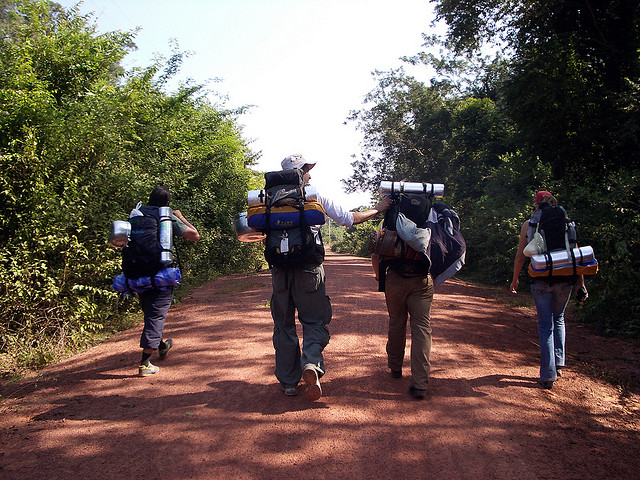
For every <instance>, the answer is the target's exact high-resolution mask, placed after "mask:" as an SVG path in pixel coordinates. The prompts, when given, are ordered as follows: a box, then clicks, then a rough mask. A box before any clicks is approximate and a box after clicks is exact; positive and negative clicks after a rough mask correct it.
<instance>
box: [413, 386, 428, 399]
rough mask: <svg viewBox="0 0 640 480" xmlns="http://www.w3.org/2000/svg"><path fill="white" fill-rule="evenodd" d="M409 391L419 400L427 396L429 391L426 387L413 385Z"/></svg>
mask: <svg viewBox="0 0 640 480" xmlns="http://www.w3.org/2000/svg"><path fill="white" fill-rule="evenodd" d="M409 393H410V394H411V395H413V396H414V397H415V398H417V399H418V400H422V399H423V398H424V397H426V396H427V391H426V390H425V389H424V388H416V387H414V386H413V385H411V386H409Z"/></svg>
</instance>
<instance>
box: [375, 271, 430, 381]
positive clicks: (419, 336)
mask: <svg viewBox="0 0 640 480" xmlns="http://www.w3.org/2000/svg"><path fill="white" fill-rule="evenodd" d="M385 298H386V301H387V310H388V311H389V335H388V340H387V356H388V365H389V368H390V369H391V370H396V371H398V370H402V363H403V361H404V350H405V345H406V341H407V319H409V321H410V324H411V376H412V384H413V386H414V387H415V388H420V389H424V388H426V387H427V383H428V382H429V372H430V370H431V363H430V360H429V358H430V356H431V317H430V315H431V302H432V301H433V280H432V279H431V276H430V275H426V276H413V277H403V276H401V275H400V274H398V273H396V272H394V271H393V270H391V269H390V270H389V271H388V272H387V284H386V288H385Z"/></svg>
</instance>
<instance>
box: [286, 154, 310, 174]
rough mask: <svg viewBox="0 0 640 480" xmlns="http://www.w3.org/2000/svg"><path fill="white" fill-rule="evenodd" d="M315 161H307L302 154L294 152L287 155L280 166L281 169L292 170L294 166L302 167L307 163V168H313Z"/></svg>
mask: <svg viewBox="0 0 640 480" xmlns="http://www.w3.org/2000/svg"><path fill="white" fill-rule="evenodd" d="M315 164H316V162H309V161H307V160H305V159H304V157H303V156H302V155H300V154H299V153H296V154H294V155H289V156H288V157H286V158H285V159H284V160H282V162H280V165H281V166H282V170H293V169H294V168H302V167H304V166H305V165H309V168H310V169H311V168H313V166H314V165H315Z"/></svg>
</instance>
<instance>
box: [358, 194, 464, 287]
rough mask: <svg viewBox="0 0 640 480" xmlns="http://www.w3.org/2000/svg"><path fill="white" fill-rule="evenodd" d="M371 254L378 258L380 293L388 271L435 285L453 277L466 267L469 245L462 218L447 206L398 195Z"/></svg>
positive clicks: (374, 234) (372, 241)
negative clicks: (424, 278)
mask: <svg viewBox="0 0 640 480" xmlns="http://www.w3.org/2000/svg"><path fill="white" fill-rule="evenodd" d="M369 252H371V253H376V254H378V255H379V258H380V263H379V269H378V271H379V275H378V277H379V288H378V289H379V291H381V292H383V291H384V288H385V277H386V270H387V268H390V269H392V270H394V271H396V272H397V273H399V274H401V275H405V276H412V275H428V274H430V275H431V276H432V278H433V281H434V285H436V286H437V285H440V284H441V283H443V282H444V281H446V280H447V279H449V278H451V277H452V276H453V275H454V274H455V273H456V272H458V271H459V270H460V269H461V268H462V266H463V265H464V260H465V254H466V243H465V241H464V238H463V237H462V234H461V233H460V219H459V218H458V216H457V215H456V213H455V212H454V211H453V210H451V209H450V208H449V207H448V206H447V205H446V204H444V203H441V202H436V203H432V201H431V198H430V197H429V196H428V195H425V194H416V193H401V194H399V195H396V196H395V198H394V200H393V204H392V206H391V208H390V209H389V210H388V211H387V212H386V214H385V218H384V221H383V224H382V230H378V231H375V232H372V234H371V239H370V242H369Z"/></svg>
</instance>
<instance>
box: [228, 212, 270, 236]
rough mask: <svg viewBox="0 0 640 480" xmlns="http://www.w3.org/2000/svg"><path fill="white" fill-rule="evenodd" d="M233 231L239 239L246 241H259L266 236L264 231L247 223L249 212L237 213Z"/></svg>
mask: <svg viewBox="0 0 640 480" xmlns="http://www.w3.org/2000/svg"><path fill="white" fill-rule="evenodd" d="M233 231H234V232H235V234H236V237H237V239H238V240H240V241H241V242H245V243H253V242H259V241H261V240H264V239H265V237H266V235H265V233H264V232H261V231H260V230H256V229H255V228H251V227H250V226H249V224H248V223H247V212H242V213H239V214H238V215H236V218H235V219H234V220H233Z"/></svg>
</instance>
